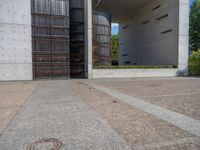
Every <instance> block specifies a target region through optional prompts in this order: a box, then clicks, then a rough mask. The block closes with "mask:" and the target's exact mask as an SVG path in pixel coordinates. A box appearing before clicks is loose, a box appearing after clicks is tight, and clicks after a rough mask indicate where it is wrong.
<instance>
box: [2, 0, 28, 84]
mask: <svg viewBox="0 0 200 150" xmlns="http://www.w3.org/2000/svg"><path fill="white" fill-rule="evenodd" d="M31 43H32V39H31V0H1V2H0V81H5V80H32V44H31Z"/></svg>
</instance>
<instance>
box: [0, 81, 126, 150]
mask: <svg viewBox="0 0 200 150" xmlns="http://www.w3.org/2000/svg"><path fill="white" fill-rule="evenodd" d="M69 82H70V81H41V82H39V83H38V84H37V87H36V88H35V90H34V92H33V93H32V96H31V97H30V98H29V100H28V101H27V102H26V104H25V105H24V106H23V107H22V108H21V110H20V111H19V112H18V113H17V115H16V116H15V118H14V119H13V120H12V122H11V123H10V124H9V126H8V127H7V128H6V130H5V131H4V133H3V135H2V136H1V137H0V149H1V150H10V149H12V150H23V149H26V148H27V146H28V145H29V144H31V143H33V142H35V141H37V140H40V139H44V138H56V139H58V140H60V141H62V143H63V146H62V150H68V149H69V150H73V149H76V150H77V149H81V150H84V149H107V150H109V149H119V150H120V149H123V150H124V149H125V150H126V149H130V147H129V145H128V144H127V143H126V142H125V141H124V140H123V139H122V138H121V137H119V136H118V135H117V134H116V133H115V132H114V131H113V130H112V129H111V128H110V126H109V125H107V124H106V123H105V122H104V120H102V119H101V118H100V117H99V116H98V115H97V114H96V113H95V112H94V111H93V110H92V109H91V108H90V107H89V106H88V105H86V104H85V103H84V102H83V101H82V99H81V98H80V97H78V96H77V95H76V94H75V93H74V92H73V91H72V90H71V89H70V87H69ZM46 146H49V145H46ZM46 148H47V147H46ZM44 149H45V148H44ZM60 150H61V149H60Z"/></svg>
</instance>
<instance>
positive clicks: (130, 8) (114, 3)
mask: <svg viewBox="0 0 200 150" xmlns="http://www.w3.org/2000/svg"><path fill="white" fill-rule="evenodd" d="M150 2H152V0H93V10H97V11H105V12H108V13H110V14H111V15H112V22H120V21H123V20H125V19H127V18H130V17H133V15H134V12H136V11H137V10H138V9H139V8H142V7H143V6H144V5H146V4H147V3H150Z"/></svg>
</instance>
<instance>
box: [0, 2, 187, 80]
mask: <svg viewBox="0 0 200 150" xmlns="http://www.w3.org/2000/svg"><path fill="white" fill-rule="evenodd" d="M40 1H44V0H40ZM55 1H56V0H55ZM63 1H65V0H63ZM66 1H68V0H66ZM71 1H77V0H71ZM56 2H58V1H56ZM32 5H33V4H32V3H31V0H26V1H24V0H15V1H13V0H2V1H1V4H0V80H1V81H5V80H33V79H34V75H33V74H34V71H33V68H34V67H33V66H34V61H33V47H34V46H33V43H32V40H33V38H32V29H31V28H32V21H31V20H32V19H33V18H32V17H33V14H32V13H31V6H32ZM56 6H57V5H56ZM92 11H103V12H108V13H110V14H111V16H112V22H115V23H119V25H120V32H119V36H120V39H119V44H120V54H119V63H120V65H172V66H174V67H175V68H172V69H165V68H163V69H162V68H161V69H126V70H121V69H117V70H109V69H102V70H99V69H93V66H92V60H93V59H92V55H93V54H92V26H93V24H92ZM188 30H189V1H188V0H126V1H121V0H112V1H108V0H85V1H84V40H83V42H84V77H85V78H103V77H105V78H109V77H148V76H149V77H152V76H178V75H182V76H185V75H187V70H188Z"/></svg>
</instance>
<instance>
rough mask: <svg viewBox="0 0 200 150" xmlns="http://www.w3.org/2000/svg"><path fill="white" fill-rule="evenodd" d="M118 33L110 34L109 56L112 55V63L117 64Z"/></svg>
mask: <svg viewBox="0 0 200 150" xmlns="http://www.w3.org/2000/svg"><path fill="white" fill-rule="evenodd" d="M118 40H119V35H118V34H116V35H113V36H112V51H111V56H112V64H113V65H118V52H119V41H118Z"/></svg>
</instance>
